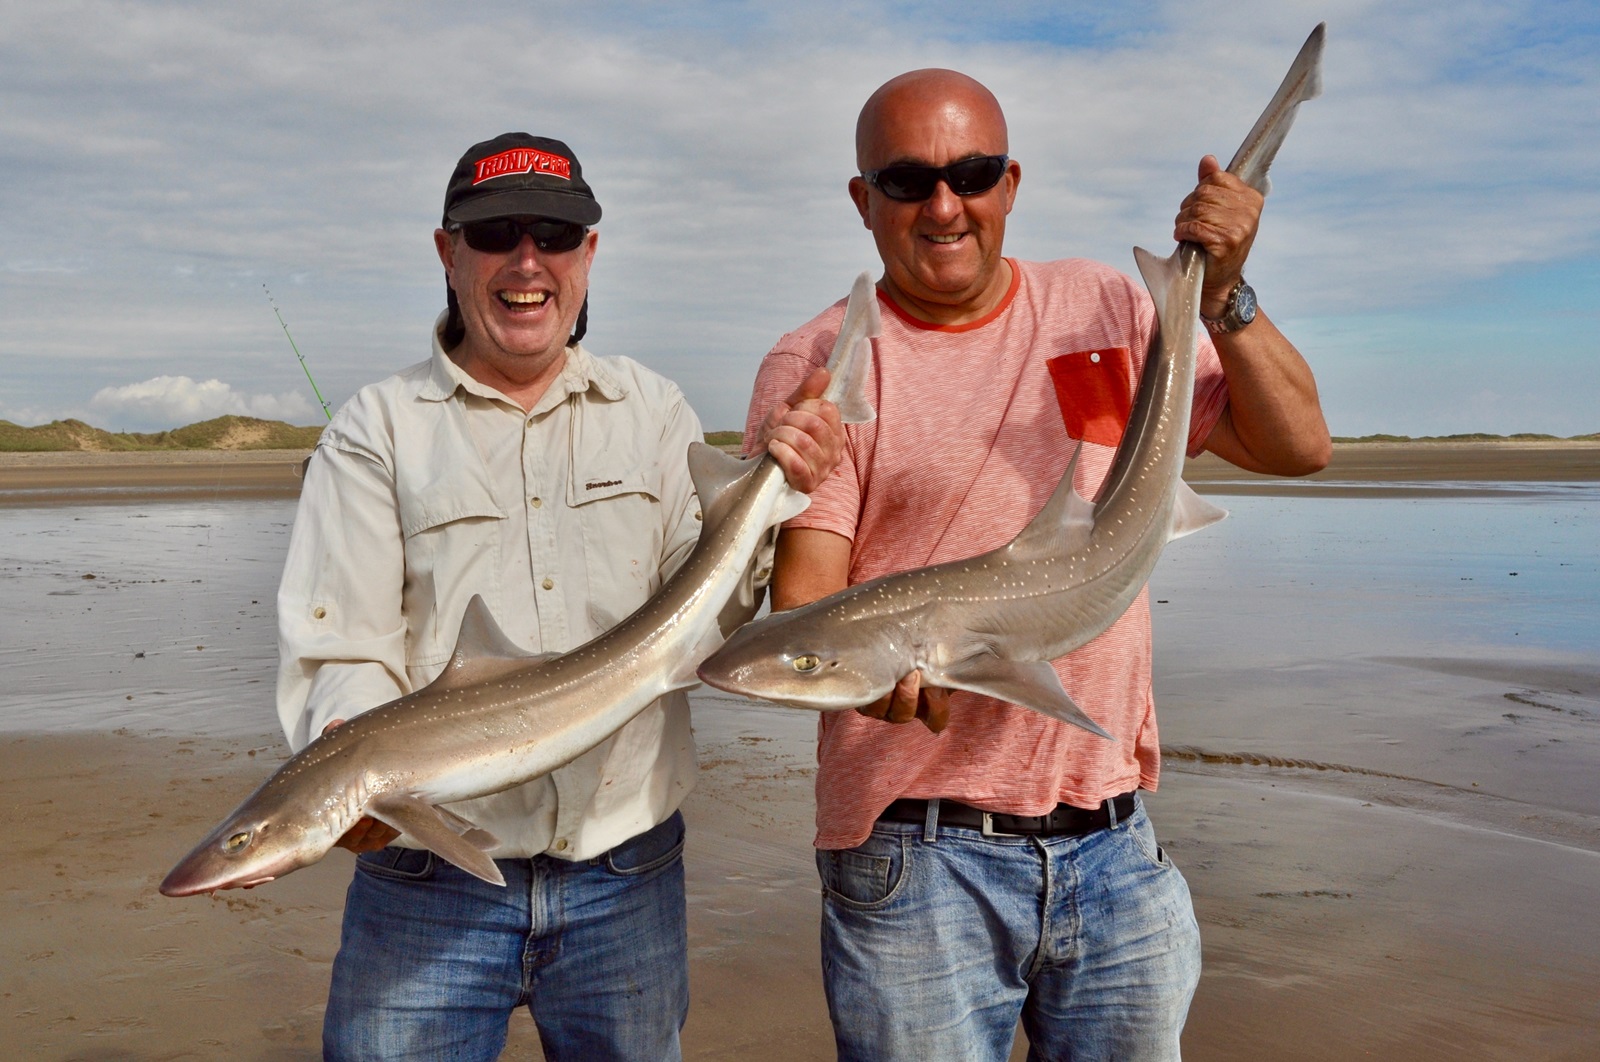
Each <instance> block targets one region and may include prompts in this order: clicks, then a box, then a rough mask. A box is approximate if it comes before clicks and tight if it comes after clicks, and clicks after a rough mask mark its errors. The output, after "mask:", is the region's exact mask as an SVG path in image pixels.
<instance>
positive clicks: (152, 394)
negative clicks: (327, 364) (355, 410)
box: [89, 376, 320, 431]
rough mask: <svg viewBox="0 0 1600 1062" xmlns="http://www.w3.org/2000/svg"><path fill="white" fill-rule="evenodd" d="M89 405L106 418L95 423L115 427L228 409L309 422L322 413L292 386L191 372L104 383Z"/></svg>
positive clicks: (187, 420)
mask: <svg viewBox="0 0 1600 1062" xmlns="http://www.w3.org/2000/svg"><path fill="white" fill-rule="evenodd" d="M89 408H90V409H91V410H93V411H94V413H95V414H96V415H97V416H99V417H103V418H105V419H106V422H105V423H100V422H99V421H97V422H96V427H104V428H108V429H111V430H116V431H141V430H142V431H160V430H164V429H167V428H181V427H183V426H184V425H187V424H193V423H195V422H197V421H202V420H210V419H211V418H213V417H221V416H225V415H227V414H230V413H232V414H237V415H240V416H246V417H259V418H261V419H262V420H285V421H288V422H289V423H291V424H310V423H313V422H314V421H315V420H318V419H320V417H319V416H318V415H317V411H316V410H315V408H314V407H313V406H312V404H311V403H310V402H309V401H307V400H306V399H305V398H304V397H303V396H301V395H299V394H297V393H295V392H293V391H289V392H285V393H284V394H278V395H269V394H245V393H244V392H241V391H236V390H234V389H233V388H232V387H231V386H230V385H228V384H225V383H223V382H222V381H221V380H205V381H200V382H197V381H195V380H193V379H191V378H190V377H188V376H157V377H154V378H152V379H149V380H144V381H142V382H140V383H134V384H126V385H124V386H122V387H103V388H101V389H100V390H99V391H96V392H95V395H94V397H93V398H91V399H89Z"/></svg>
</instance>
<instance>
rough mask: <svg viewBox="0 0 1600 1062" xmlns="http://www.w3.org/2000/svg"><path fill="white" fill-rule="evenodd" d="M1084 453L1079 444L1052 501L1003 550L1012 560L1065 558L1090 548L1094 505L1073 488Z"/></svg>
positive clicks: (1052, 496) (1057, 485)
mask: <svg viewBox="0 0 1600 1062" xmlns="http://www.w3.org/2000/svg"><path fill="white" fill-rule="evenodd" d="M1082 452H1083V444H1082V443H1081V442H1080V443H1079V444H1078V445H1077V447H1076V448H1075V449H1074V450H1073V451H1072V460H1071V461H1068V462H1067V470H1066V471H1065V472H1064V473H1062V475H1061V482H1059V483H1057V484H1056V489H1055V492H1054V493H1052V494H1051V495H1050V500H1049V501H1047V502H1045V503H1044V508H1043V509H1040V510H1039V515H1037V516H1035V517H1034V518H1033V519H1032V520H1030V521H1028V526H1027V527H1024V528H1023V529H1022V531H1021V532H1020V533H1019V534H1018V535H1017V537H1016V538H1014V539H1012V540H1011V544H1010V545H1008V546H1006V547H1004V548H1005V551H1006V556H1007V557H1008V558H1009V559H1012V560H1032V559H1035V558H1043V557H1064V556H1066V555H1067V554H1068V553H1071V552H1072V551H1074V550H1078V549H1082V548H1083V547H1084V546H1087V545H1088V544H1089V536H1090V535H1091V534H1092V533H1093V532H1094V503H1093V502H1090V501H1088V500H1087V499H1086V498H1084V497H1083V496H1082V495H1081V494H1079V493H1078V492H1077V490H1076V489H1075V488H1074V487H1073V485H1072V479H1073V475H1074V473H1076V472H1077V469H1078V455H1079V454H1081V453H1082Z"/></svg>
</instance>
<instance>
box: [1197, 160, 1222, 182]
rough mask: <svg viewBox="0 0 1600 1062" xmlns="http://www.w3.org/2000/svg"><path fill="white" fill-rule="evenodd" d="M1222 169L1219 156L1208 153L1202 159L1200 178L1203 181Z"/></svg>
mask: <svg viewBox="0 0 1600 1062" xmlns="http://www.w3.org/2000/svg"><path fill="white" fill-rule="evenodd" d="M1221 169H1222V163H1220V162H1218V161H1217V157H1216V156H1215V155H1207V156H1206V157H1205V158H1203V159H1201V160H1200V179H1201V180H1202V181H1203V180H1205V179H1206V178H1207V177H1210V176H1211V175H1212V174H1213V173H1216V172H1218V171H1219V170H1221Z"/></svg>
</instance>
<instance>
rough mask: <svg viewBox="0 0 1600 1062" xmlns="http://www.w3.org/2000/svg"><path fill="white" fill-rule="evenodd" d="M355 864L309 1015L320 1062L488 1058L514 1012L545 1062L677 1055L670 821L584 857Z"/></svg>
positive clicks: (683, 998) (684, 942)
mask: <svg viewBox="0 0 1600 1062" xmlns="http://www.w3.org/2000/svg"><path fill="white" fill-rule="evenodd" d="M497 865H498V866H499V867H500V870H501V872H502V873H503V874H504V875H505V878H506V887H505V888H500V887H498V886H495V885H490V884H489V883H487V882H485V881H480V880H479V879H477V878H475V877H473V876H472V875H470V874H467V873H465V872H463V871H461V870H458V869H456V868H455V867H454V866H452V865H450V864H449V863H447V862H445V861H444V860H442V859H439V858H438V857H437V856H435V855H433V853H431V852H422V851H415V850H412V849H408V848H393V847H391V848H385V849H383V850H382V851H379V852H369V853H366V854H364V855H362V856H361V857H360V858H359V859H358V860H357V862H356V874H355V878H354V880H353V881H351V883H350V891H349V893H348V895H347V896H346V899H345V909H344V930H343V933H342V934H341V937H340V943H339V954H338V956H337V957H336V958H335V959H334V962H333V984H332V986H331V988H330V989H329V992H328V1010H327V1015H326V1017H325V1018H324V1020H323V1028H322V1047H323V1055H324V1057H325V1058H328V1059H339V1060H344V1059H384V1060H389V1059H416V1060H418V1062H421V1060H427V1062H435V1060H437V1059H483V1060H485V1062H491V1060H493V1059H496V1058H498V1057H499V1056H500V1051H501V1049H502V1048H503V1047H504V1046H505V1041H506V1023H507V1022H508V1021H509V1020H510V1017H511V1013H512V1011H513V1010H515V1009H516V1008H517V1007H519V1006H523V1005H526V1006H527V1007H528V1009H529V1011H530V1012H531V1013H532V1014H533V1020H534V1022H535V1024H536V1025H537V1026H538V1027H539V1039H540V1041H541V1043H542V1044H543V1046H544V1055H545V1058H546V1059H549V1060H550V1062H567V1060H579V1059H582V1060H585V1062H587V1060H590V1059H619V1060H620V1059H628V1060H639V1062H661V1060H663V1059H666V1060H676V1059H679V1058H680V1057H681V1055H680V1053H679V1048H678V1030H679V1029H680V1028H682V1026H683V1021H684V1018H685V1017H687V1015H688V1013H689V963H688V934H687V930H686V925H687V922H686V917H685V905H684V889H683V816H682V815H680V814H674V815H673V816H672V817H671V818H669V819H667V820H666V821H665V822H663V823H662V824H661V825H659V826H657V827H655V828H654V829H651V830H648V831H646V832H645V833H642V834H640V835H639V836H638V837H635V838H633V839H632V840H630V841H626V842H624V843H623V844H621V845H618V846H617V847H616V848H613V849H612V850H611V851H610V852H608V853H606V854H605V855H603V856H601V857H599V858H597V859H593V860H589V861H587V862H578V863H574V862H568V861H565V860H560V859H552V858H550V857H548V856H538V857H535V858H533V859H502V860H498V861H497Z"/></svg>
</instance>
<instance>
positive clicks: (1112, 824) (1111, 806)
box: [1106, 797, 1117, 830]
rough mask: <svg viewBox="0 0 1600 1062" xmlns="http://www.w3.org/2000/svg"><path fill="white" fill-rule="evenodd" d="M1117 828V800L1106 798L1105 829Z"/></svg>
mask: <svg viewBox="0 0 1600 1062" xmlns="http://www.w3.org/2000/svg"><path fill="white" fill-rule="evenodd" d="M1116 828H1117V798H1116V797H1106V829H1108V830H1114V829H1116Z"/></svg>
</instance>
